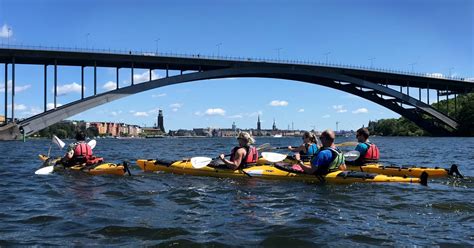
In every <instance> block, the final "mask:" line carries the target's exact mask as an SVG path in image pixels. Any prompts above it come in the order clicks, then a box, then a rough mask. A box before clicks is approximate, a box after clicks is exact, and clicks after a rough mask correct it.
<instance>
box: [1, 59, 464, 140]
mask: <svg viewBox="0 0 474 248" xmlns="http://www.w3.org/2000/svg"><path fill="white" fill-rule="evenodd" d="M229 77H257V78H275V79H287V80H295V81H301V82H306V83H311V84H316V85H322V86H326V87H330V88H333V89H337V90H341V91H344V92H347V93H350V94H353V95H357V96H359V97H362V98H365V99H367V100H370V101H372V102H375V103H377V104H380V105H382V106H384V107H386V108H388V109H390V110H392V111H394V112H396V113H398V114H400V115H401V116H404V117H406V118H407V119H409V120H411V121H413V122H414V123H415V124H417V125H418V126H420V127H421V128H423V129H425V130H426V131H428V132H430V133H431V134H432V135H435V136H447V135H453V134H454V133H455V131H456V129H457V127H458V123H456V121H455V120H453V119H451V118H450V117H448V116H446V115H445V114H443V113H441V112H439V111H437V110H436V109H434V108H432V107H431V106H430V105H428V104H425V103H423V102H422V101H420V100H417V99H415V98H413V97H411V96H409V95H406V94H403V93H401V92H398V91H396V90H393V89H391V88H389V87H385V86H383V85H381V84H379V83H377V82H370V81H367V80H364V79H361V78H358V77H353V76H347V75H345V74H341V73H332V72H327V71H325V70H318V69H297V68H288V67H281V68H280V67H275V66H269V67H238V68H227V69H215V70H208V71H201V72H193V73H188V74H183V75H178V76H171V77H166V78H161V79H157V80H151V81H148V82H144V83H140V84H135V85H132V86H128V87H123V88H120V89H117V90H113V91H109V92H106V93H102V94H98V95H95V96H91V97H87V98H84V99H82V100H78V101H75V102H71V103H69V104H66V105H63V106H60V107H58V108H56V109H53V110H49V111H46V112H44V113H41V114H38V115H36V116H32V117H30V118H28V119H25V120H23V121H21V122H19V123H17V124H16V125H14V124H13V125H7V126H4V127H1V128H0V139H14V138H17V137H18V136H19V135H21V133H24V134H25V135H26V136H29V135H31V134H33V133H35V132H38V131H40V130H41V129H43V128H46V127H48V126H50V125H52V124H54V123H57V122H59V121H61V120H64V119H67V118H69V117H71V116H74V115H76V114H78V113H81V112H84V111H86V110H89V109H91V108H94V107H96V106H99V105H102V104H105V103H108V102H111V101H114V100H117V99H120V98H123V97H126V96H129V95H132V94H136V93H140V92H143V91H147V90H151V89H155V88H159V87H164V86H168V85H174V84H179V83H186V82H192V81H198V80H206V79H218V78H229ZM316 101H317V99H315V102H316Z"/></svg>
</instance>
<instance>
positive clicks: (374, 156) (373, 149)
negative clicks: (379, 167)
mask: <svg viewBox="0 0 474 248" xmlns="http://www.w3.org/2000/svg"><path fill="white" fill-rule="evenodd" d="M365 144H366V145H368V146H369V148H367V152H366V153H365V155H364V158H363V159H364V162H376V161H378V160H379V159H380V152H379V148H378V147H377V146H376V145H375V144H372V143H369V142H366V143H365Z"/></svg>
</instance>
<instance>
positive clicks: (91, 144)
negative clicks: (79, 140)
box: [87, 140, 97, 149]
mask: <svg viewBox="0 0 474 248" xmlns="http://www.w3.org/2000/svg"><path fill="white" fill-rule="evenodd" d="M87 144H88V145H89V146H90V147H91V149H94V147H95V146H96V145H97V141H96V140H90V141H89V142H87Z"/></svg>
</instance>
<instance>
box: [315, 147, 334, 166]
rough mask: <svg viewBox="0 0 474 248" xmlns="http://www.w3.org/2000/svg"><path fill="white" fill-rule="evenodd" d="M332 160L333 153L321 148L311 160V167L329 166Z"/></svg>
mask: <svg viewBox="0 0 474 248" xmlns="http://www.w3.org/2000/svg"><path fill="white" fill-rule="evenodd" d="M332 160H333V155H332V152H331V151H330V150H322V151H320V152H319V153H318V155H317V156H316V158H314V159H313V160H311V166H312V167H313V168H318V167H329V164H331V162H332Z"/></svg>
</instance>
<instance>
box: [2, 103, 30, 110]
mask: <svg viewBox="0 0 474 248" xmlns="http://www.w3.org/2000/svg"><path fill="white" fill-rule="evenodd" d="M7 107H8V108H11V107H12V105H11V104H8V105H7ZM26 109H27V107H26V105H25V104H16V103H15V111H24V110H26Z"/></svg>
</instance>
